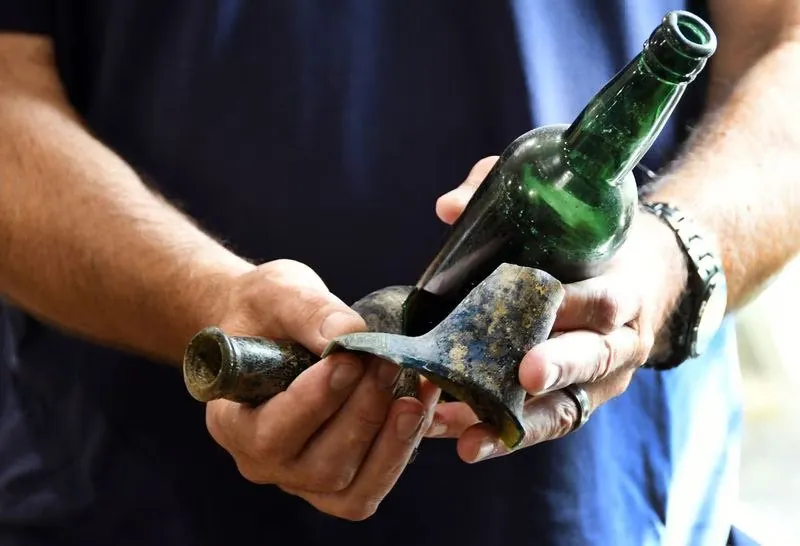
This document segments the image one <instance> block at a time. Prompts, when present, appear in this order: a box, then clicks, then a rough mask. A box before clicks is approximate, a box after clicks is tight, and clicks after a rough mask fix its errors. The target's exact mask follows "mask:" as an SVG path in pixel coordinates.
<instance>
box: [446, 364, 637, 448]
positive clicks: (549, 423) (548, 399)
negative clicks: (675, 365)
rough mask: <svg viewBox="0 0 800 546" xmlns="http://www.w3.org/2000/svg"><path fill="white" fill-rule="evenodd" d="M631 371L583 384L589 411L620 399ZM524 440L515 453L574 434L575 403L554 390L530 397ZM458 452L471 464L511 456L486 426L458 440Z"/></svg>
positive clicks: (479, 427) (527, 406) (479, 426)
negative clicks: (612, 400)
mask: <svg viewBox="0 0 800 546" xmlns="http://www.w3.org/2000/svg"><path fill="white" fill-rule="evenodd" d="M632 374H633V372H632V371H629V370H625V371H623V372H620V373H618V374H615V375H613V376H611V377H609V378H607V379H605V380H603V381H600V382H597V383H591V384H584V385H582V386H583V387H584V389H585V390H586V394H587V396H588V398H589V407H590V411H592V412H593V411H596V409H597V407H598V406H600V405H602V404H604V403H606V402H607V401H609V400H611V399H612V398H614V397H616V396H619V395H620V394H621V393H622V392H624V391H625V389H626V388H627V387H628V384H629V383H630V380H631V376H632ZM523 416H524V424H525V438H524V439H523V441H522V443H521V445H520V446H518V447H517V448H516V449H515V450H514V451H518V450H520V449H523V448H526V447H530V446H532V445H536V444H539V443H542V442H545V441H549V440H555V439H557V438H562V437H564V436H566V435H567V434H569V433H571V432H573V430H574V427H575V423H576V422H577V421H578V420H579V418H580V410H579V408H578V406H577V405H576V404H575V401H574V400H573V399H572V397H570V396H569V395H567V394H566V393H564V392H563V391H554V392H551V393H548V394H545V395H543V396H540V397H537V398H531V399H530V400H529V401H528V402H527V403H526V405H525V410H524V412H523ZM457 451H458V455H459V457H461V459H462V460H463V461H465V462H468V463H474V462H478V461H483V460H487V459H492V458H496V457H499V456H502V455H507V454H509V453H511V452H510V451H509V450H508V449H507V448H505V446H504V445H503V444H502V442H500V439H499V437H498V436H497V433H496V432H495V430H494V429H493V428H492V427H490V426H489V425H486V424H479V425H476V426H474V427H472V428H470V429H468V430H466V431H465V432H464V434H462V435H461V437H460V438H459V440H458V444H457Z"/></svg>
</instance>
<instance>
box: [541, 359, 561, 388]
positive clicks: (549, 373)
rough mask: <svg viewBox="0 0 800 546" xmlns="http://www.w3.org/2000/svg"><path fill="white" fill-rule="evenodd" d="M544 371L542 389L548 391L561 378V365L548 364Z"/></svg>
mask: <svg viewBox="0 0 800 546" xmlns="http://www.w3.org/2000/svg"><path fill="white" fill-rule="evenodd" d="M544 373H545V375H544V390H545V391H549V390H550V389H552V388H553V386H554V385H555V384H556V383H558V380H559V379H561V366H556V365H555V364H548V365H547V367H546V368H545V372H544Z"/></svg>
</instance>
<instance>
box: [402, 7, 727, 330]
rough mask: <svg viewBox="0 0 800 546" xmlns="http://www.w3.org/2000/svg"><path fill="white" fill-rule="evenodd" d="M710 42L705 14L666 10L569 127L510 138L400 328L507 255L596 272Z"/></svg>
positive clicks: (624, 230) (432, 315) (627, 218)
mask: <svg viewBox="0 0 800 546" xmlns="http://www.w3.org/2000/svg"><path fill="white" fill-rule="evenodd" d="M715 49H716V36H715V34H714V32H713V30H712V29H711V28H710V27H709V25H708V24H707V23H706V22H705V21H703V20H702V19H700V18H699V17H697V16H696V15H694V14H692V13H689V12H686V11H673V12H670V13H668V14H667V15H666V16H665V17H664V19H663V20H662V22H661V24H660V25H659V26H658V27H656V29H655V30H654V31H653V33H652V34H651V35H650V37H649V38H648V39H647V41H646V42H645V44H644V47H643V50H642V52H641V53H640V54H639V55H637V56H636V57H635V58H634V59H633V60H632V61H631V62H630V63H629V64H628V65H627V66H626V67H625V68H624V69H622V70H621V71H620V72H619V73H617V74H616V76H614V78H612V79H611V80H610V81H609V82H608V83H607V84H606V85H605V86H604V87H603V88H602V89H601V90H600V91H599V92H598V93H597V94H596V95H595V96H594V97H593V98H592V99H591V101H590V102H589V103H588V105H587V106H586V107H585V108H584V110H583V111H582V112H581V113H580V115H579V116H578V117H577V119H575V121H573V123H572V124H571V125H550V126H545V127H540V128H537V129H534V130H532V131H530V132H528V133H526V134H524V135H522V136H520V137H519V138H517V139H516V140H515V141H514V142H512V143H511V145H509V147H508V148H507V149H506V150H505V151H504V152H503V154H502V156H501V157H500V159H499V160H498V162H497V163H496V165H495V166H494V168H493V169H492V170H491V172H489V174H488V175H487V177H486V179H485V180H484V182H483V183H482V184H481V186H480V187H479V188H478V190H477V191H476V193H475V195H474V196H473V198H472V199H471V200H470V202H469V203H468V205H467V207H466V209H465V210H464V212H463V214H462V215H461V217H460V218H459V219H458V221H457V222H456V223H455V225H454V226H453V229H452V232H451V234H450V236H449V237H448V239H447V240H446V241H445V243H444V245H443V246H442V248H441V249H440V251H439V252H438V254H437V255H436V256H435V257H434V259H433V261H432V262H431V264H430V265H429V267H428V268H427V270H426V271H425V273H424V274H423V275H422V277H421V278H420V280H419V281H418V283H417V284H416V286H415V288H414V290H413V291H412V292H411V294H410V295H409V297H408V299H407V300H406V302H405V305H404V324H403V328H404V332H405V333H406V334H407V335H412V336H414V335H422V334H424V333H426V332H428V331H429V330H430V329H431V328H433V327H434V326H435V325H436V324H438V323H439V322H440V321H441V320H442V319H443V318H444V317H445V316H446V315H447V314H448V313H449V312H450V311H451V310H452V309H453V308H454V307H455V306H456V305H457V304H458V302H460V301H461V300H462V299H463V298H464V297H465V296H466V295H467V293H469V291H470V290H472V288H474V287H475V286H476V285H477V284H478V283H480V282H481V281H482V280H483V279H485V278H486V277H487V276H488V275H489V274H490V273H491V272H492V271H493V270H494V269H495V268H496V267H497V266H498V265H500V264H501V263H504V262H506V263H512V264H516V265H521V266H528V267H534V268H537V269H542V270H544V271H546V272H548V273H550V274H551V275H553V276H554V277H556V278H557V279H559V280H560V281H562V282H565V283H566V282H575V281H578V280H581V279H586V278H589V277H592V276H595V275H597V274H599V273H600V272H602V271H603V268H604V267H605V266H606V264H607V263H608V262H609V260H610V259H611V258H612V257H613V255H614V254H615V252H616V251H617V250H618V249H619V247H620V246H621V245H622V243H623V242H624V241H625V239H626V236H627V234H628V231H629V228H630V225H631V221H632V219H633V215H634V212H635V210H636V205H637V203H638V191H637V187H636V183H635V180H634V178H633V174H632V170H633V168H634V167H635V166H636V165H637V164H638V162H639V161H640V160H641V158H642V156H644V154H645V153H646V152H647V151H648V149H649V148H650V146H651V145H652V144H653V141H654V140H655V139H656V137H657V136H658V135H659V133H660V132H661V130H662V129H663V127H664V125H665V123H666V122H667V120H668V119H669V117H670V115H671V114H672V112H673V111H674V109H675V107H676V105H677V104H678V102H679V101H680V99H681V97H682V95H683V93H684V91H685V90H686V87H687V85H689V83H690V82H692V80H694V78H695V77H696V76H697V74H699V73H700V71H701V70H702V69H703V67H704V66H705V65H706V62H707V60H708V59H709V57H711V55H713V54H714V51H715Z"/></svg>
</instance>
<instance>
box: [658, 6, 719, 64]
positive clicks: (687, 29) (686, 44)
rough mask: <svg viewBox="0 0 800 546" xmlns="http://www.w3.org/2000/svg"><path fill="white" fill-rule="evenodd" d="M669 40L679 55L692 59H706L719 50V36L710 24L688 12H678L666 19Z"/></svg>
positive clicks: (673, 12) (672, 13)
mask: <svg viewBox="0 0 800 546" xmlns="http://www.w3.org/2000/svg"><path fill="white" fill-rule="evenodd" d="M664 23H665V25H664V26H665V27H666V29H667V30H668V32H667V33H666V37H667V40H668V41H669V43H670V45H672V46H673V47H674V49H675V51H677V52H678V53H680V54H682V55H684V56H686V57H689V58H691V59H706V58H708V57H711V56H712V55H713V54H714V52H715V51H716V49H717V36H716V34H715V33H714V31H713V30H712V29H711V27H710V26H709V24H708V23H706V22H705V21H704V20H703V19H701V18H700V17H698V16H697V15H695V14H694V13H690V12H688V11H682V10H676V11H672V12H670V13H668V14H667V16H666V17H665V21H664Z"/></svg>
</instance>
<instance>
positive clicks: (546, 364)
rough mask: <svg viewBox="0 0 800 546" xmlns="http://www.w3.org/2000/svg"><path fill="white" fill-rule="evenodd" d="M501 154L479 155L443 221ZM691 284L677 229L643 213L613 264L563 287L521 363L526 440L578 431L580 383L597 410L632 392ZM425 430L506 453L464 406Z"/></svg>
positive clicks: (492, 453) (462, 447)
mask: <svg viewBox="0 0 800 546" xmlns="http://www.w3.org/2000/svg"><path fill="white" fill-rule="evenodd" d="M495 161H496V158H486V159H484V160H481V161H480V162H479V163H478V164H476V166H475V167H474V168H473V170H472V172H471V173H470V175H469V176H468V177H467V180H466V181H465V182H464V183H463V184H462V185H461V186H460V187H459V188H457V189H456V190H453V191H452V192H450V193H448V194H446V195H444V196H442V197H441V198H440V199H439V202H438V203H437V213H438V215H439V217H440V218H441V219H442V220H443V221H445V222H448V223H451V222H453V221H455V219H456V218H457V217H458V216H459V214H461V211H462V210H463V207H464V205H465V204H466V202H467V201H468V200H469V198H470V196H471V195H472V193H473V192H474V190H475V188H476V187H477V186H478V185H479V184H480V182H481V181H482V180H483V178H484V177H485V176H486V174H487V173H488V170H489V169H490V168H491V166H492V165H493V164H494V162H495ZM685 282H686V273H685V264H684V259H683V255H682V253H681V251H680V249H679V247H678V244H677V242H676V239H675V237H674V235H673V233H672V231H671V230H669V228H668V227H666V226H665V225H664V224H662V223H661V221H660V220H658V219H656V218H655V217H653V216H651V215H649V214H644V213H641V214H637V216H636V218H635V220H634V223H633V226H632V228H631V233H630V236H629V238H628V240H627V242H626V243H625V244H624V245H623V247H622V248H621V249H620V251H619V252H618V254H617V256H615V258H614V260H613V262H612V264H611V266H610V268H609V269H608V270H607V271H606V272H605V273H604V274H603V275H601V276H598V277H595V278H592V279H589V280H586V281H583V282H579V283H574V284H570V285H566V286H565V296H564V300H563V302H562V304H561V307H560V309H559V311H558V315H557V317H556V321H555V324H554V326H553V334H552V335H551V337H550V339H548V340H547V341H545V342H544V343H541V344H539V345H537V346H536V347H534V348H533V349H532V350H531V351H530V352H528V354H526V355H525V357H524V358H523V360H522V362H521V364H520V371H519V379H520V382H521V383H522V385H523V387H524V388H525V390H526V391H527V392H528V393H529V394H530V395H531V398H530V399H529V400H528V402H527V404H526V407H525V421H526V431H527V434H526V437H525V440H524V442H523V444H522V447H527V446H531V445H534V444H537V443H540V442H543V441H546V440H552V439H555V438H559V437H562V436H564V435H566V434H568V433H569V432H570V431H571V430H572V429H573V426H574V424H575V422H576V419H577V418H578V415H577V413H578V411H577V407H576V405H575V402H573V401H572V399H571V398H570V397H568V396H567V395H566V394H564V393H563V392H559V389H561V388H563V387H566V386H567V385H572V384H580V385H582V386H583V387H584V388H585V389H586V391H587V393H588V395H589V399H590V402H591V407H592V408H597V407H598V406H600V405H601V404H603V403H605V402H607V401H609V400H611V399H612V398H614V397H616V396H618V395H620V394H621V393H622V392H624V391H625V389H626V388H627V387H628V384H629V383H630V381H631V378H632V376H633V373H634V372H635V371H636V369H637V368H639V366H641V365H642V364H644V362H645V361H646V360H647V359H648V356H649V355H650V353H651V350H652V349H653V346H654V342H655V339H656V336H657V334H658V333H659V332H660V331H661V330H662V326H663V325H664V323H665V321H666V317H667V316H668V314H669V312H670V311H671V309H672V307H673V306H674V304H675V301H676V299H677V297H678V295H679V294H680V292H681V291H682V289H683V286H684V285H685ZM427 435H428V436H436V437H457V438H458V439H459V440H458V453H459V456H460V457H461V458H462V459H463V460H464V461H467V462H475V461H478V460H484V459H487V458H491V457H496V456H499V455H503V454H505V453H507V452H506V450H504V448H503V447H502V444H501V443H500V442H499V440H498V437H497V434H496V432H495V431H494V430H493V429H492V428H491V427H490V426H488V425H485V424H481V423H479V422H478V420H477V418H476V417H475V415H474V413H473V412H472V411H471V410H470V409H469V408H468V407H467V406H466V405H465V404H462V403H450V404H442V405H439V406H438V407H437V409H436V417H435V421H434V424H433V425H432V426H431V428H430V429H429V431H428V433H427Z"/></svg>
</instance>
